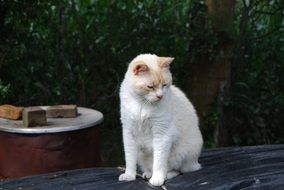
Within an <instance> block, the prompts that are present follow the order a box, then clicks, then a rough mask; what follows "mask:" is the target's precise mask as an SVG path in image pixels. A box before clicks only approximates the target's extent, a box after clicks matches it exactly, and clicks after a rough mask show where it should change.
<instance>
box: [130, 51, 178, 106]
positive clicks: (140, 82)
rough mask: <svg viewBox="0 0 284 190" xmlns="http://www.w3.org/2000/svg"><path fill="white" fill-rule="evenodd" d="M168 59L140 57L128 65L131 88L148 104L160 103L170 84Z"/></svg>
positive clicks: (149, 56)
mask: <svg viewBox="0 0 284 190" xmlns="http://www.w3.org/2000/svg"><path fill="white" fill-rule="evenodd" d="M172 61H173V58H170V57H158V56H156V55H149V54H146V55H142V56H138V57H137V58H135V59H134V60H133V61H132V62H131V63H130V67H129V69H130V72H131V80H132V87H133V89H134V92H135V93H136V94H138V95H139V96H140V97H141V98H142V99H144V100H146V101H147V102H150V103H155V102H159V101H161V100H162V99H163V98H164V96H165V95H166V94H167V92H168V89H169V87H170V85H171V84H172V76H171V73H170V70H169V65H170V63H171V62H172Z"/></svg>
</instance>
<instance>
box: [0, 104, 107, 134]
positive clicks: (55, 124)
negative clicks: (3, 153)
mask: <svg viewBox="0 0 284 190" xmlns="http://www.w3.org/2000/svg"><path fill="white" fill-rule="evenodd" d="M41 108H43V109H46V106H43V107H41ZM102 122H103V114H102V113H101V112H99V111H96V110H93V109H89V108H83V107H78V116H77V117H75V118H47V126H40V127H31V128H26V127H24V126H23V121H22V120H17V121H15V120H8V119H3V118H0V131H5V132H9V133H22V134H44V133H58V132H67V131H75V130H80V129H85V128H89V127H94V126H96V125H98V124H101V123H102Z"/></svg>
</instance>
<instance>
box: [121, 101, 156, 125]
mask: <svg viewBox="0 0 284 190" xmlns="http://www.w3.org/2000/svg"><path fill="white" fill-rule="evenodd" d="M124 107H125V111H126V113H125V114H127V116H128V117H130V118H131V119H132V120H134V121H136V122H138V123H145V122H148V121H149V119H150V117H151V116H153V115H154V113H155V111H154V108H152V107H150V106H147V105H142V104H139V103H137V102H134V101H133V102H129V103H128V104H126V105H124Z"/></svg>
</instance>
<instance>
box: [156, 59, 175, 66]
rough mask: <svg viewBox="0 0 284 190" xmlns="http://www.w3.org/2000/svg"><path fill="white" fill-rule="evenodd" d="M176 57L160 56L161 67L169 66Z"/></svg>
mask: <svg viewBox="0 0 284 190" xmlns="http://www.w3.org/2000/svg"><path fill="white" fill-rule="evenodd" d="M174 59H175V58H173V57H158V64H159V66H160V67H161V68H168V67H170V64H171V62H173V60H174Z"/></svg>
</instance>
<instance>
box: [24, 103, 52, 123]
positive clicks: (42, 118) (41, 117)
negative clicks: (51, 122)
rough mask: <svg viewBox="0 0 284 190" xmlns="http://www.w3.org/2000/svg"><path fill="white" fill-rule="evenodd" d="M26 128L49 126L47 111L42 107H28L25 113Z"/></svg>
mask: <svg viewBox="0 0 284 190" xmlns="http://www.w3.org/2000/svg"><path fill="white" fill-rule="evenodd" d="M23 124H24V127H35V126H44V125H46V124H47V121H46V111H45V110H43V109H42V108H40V107H27V108H25V109H24V111H23Z"/></svg>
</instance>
